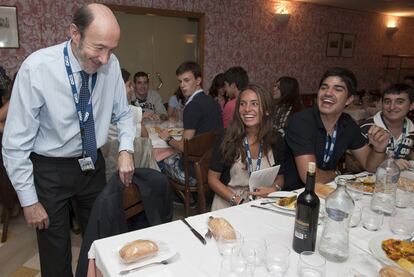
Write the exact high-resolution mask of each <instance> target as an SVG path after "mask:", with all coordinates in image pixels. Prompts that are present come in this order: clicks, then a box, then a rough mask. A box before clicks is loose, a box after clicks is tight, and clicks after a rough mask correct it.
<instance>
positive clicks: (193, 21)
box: [109, 5, 204, 102]
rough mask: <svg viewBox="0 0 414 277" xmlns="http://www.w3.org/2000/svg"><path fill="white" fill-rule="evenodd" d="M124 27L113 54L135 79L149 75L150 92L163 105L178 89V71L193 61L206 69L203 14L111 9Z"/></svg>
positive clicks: (140, 9) (138, 8)
mask: <svg viewBox="0 0 414 277" xmlns="http://www.w3.org/2000/svg"><path fill="white" fill-rule="evenodd" d="M109 7H110V8H111V9H112V11H113V12H114V14H115V16H116V18H117V20H118V22H119V25H120V27H121V39H120V41H119V45H118V48H117V49H115V50H114V54H115V55H116V56H117V58H118V59H119V62H120V64H121V66H122V67H123V68H125V69H126V70H128V71H129V72H130V73H131V75H132V77H133V75H134V74H135V73H136V72H138V71H144V72H146V73H148V74H149V75H150V88H151V89H153V90H157V91H158V92H159V94H160V95H161V97H162V98H163V101H164V102H168V99H169V97H170V96H171V95H173V93H174V92H175V90H176V89H177V87H178V82H177V77H176V75H175V70H176V69H177V67H178V66H179V65H180V64H181V63H182V62H184V61H188V60H192V61H196V62H198V63H199V64H200V66H201V68H203V55H204V53H203V52H204V49H203V38H204V14H201V13H193V12H180V11H171V10H161V9H152V8H141V7H129V6H115V5H109Z"/></svg>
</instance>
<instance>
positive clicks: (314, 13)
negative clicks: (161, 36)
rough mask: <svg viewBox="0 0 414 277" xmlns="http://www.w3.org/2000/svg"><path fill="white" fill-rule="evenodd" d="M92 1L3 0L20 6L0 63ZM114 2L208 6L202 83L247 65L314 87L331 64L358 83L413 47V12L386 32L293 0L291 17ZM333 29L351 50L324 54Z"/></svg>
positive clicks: (21, 54)
mask: <svg viewBox="0 0 414 277" xmlns="http://www.w3.org/2000/svg"><path fill="white" fill-rule="evenodd" d="M89 2H91V1H73V0H14V1H12V0H2V1H1V5H12V6H17V8H18V23H19V37H20V48H19V49H0V65H3V66H4V67H5V68H6V70H7V71H8V73H9V74H10V75H12V74H13V73H14V72H15V71H16V70H17V69H18V67H19V64H20V63H21V62H22V61H23V60H24V58H25V57H27V56H28V55H29V54H30V53H32V52H33V51H35V50H37V49H39V48H42V47H45V46H48V45H52V44H56V43H59V42H61V41H63V40H65V39H66V38H67V37H68V31H67V30H68V28H67V27H68V25H69V23H70V21H71V17H72V14H73V13H74V11H75V10H76V9H77V8H78V7H79V6H80V5H82V4H84V3H89ZM98 2H102V3H110V4H116V5H128V6H142V7H151V8H161V9H171V10H181V11H194V12H202V13H205V16H206V29H205V59H204V60H205V64H204V72H205V76H204V80H205V82H204V85H205V88H208V86H209V85H210V82H211V80H212V78H213V77H214V76H215V74H217V73H219V72H222V71H224V70H225V69H227V68H228V67H230V66H233V65H242V66H243V67H245V68H246V69H247V71H248V72H249V75H250V78H251V80H252V81H255V82H258V83H260V84H263V85H264V86H265V87H267V88H269V89H270V88H271V87H272V85H273V83H274V81H275V79H277V78H278V77H280V76H282V75H290V76H294V77H296V78H297V79H298V80H299V83H300V85H301V90H302V93H312V92H316V89H317V84H318V82H319V78H320V76H321V75H322V73H323V72H324V71H325V70H326V69H327V68H328V67H331V66H344V67H347V68H349V69H351V70H353V71H354V72H355V73H356V75H357V78H358V81H359V88H369V87H373V86H375V80H376V78H378V77H379V76H381V75H382V74H383V69H382V68H383V66H384V64H385V60H384V59H383V58H382V55H383V54H411V55H414V47H413V46H414V32H413V30H414V19H407V18H399V19H398V26H399V30H398V31H397V32H396V33H395V34H394V35H393V36H392V37H391V36H387V34H386V28H385V25H386V20H387V18H388V16H386V15H382V14H375V13H368V12H358V11H351V10H344V9H337V8H332V7H327V6H320V5H314V4H306V3H297V2H289V3H288V8H289V11H290V13H291V18H290V20H289V22H288V23H287V24H286V25H282V26H280V25H277V24H276V23H275V19H274V14H273V10H274V8H273V5H274V2H275V0H135V1H134V0H112V1H111V0H107V1H98ZM328 32H342V33H352V34H355V35H356V39H355V50H354V56H353V57H352V58H342V57H329V58H328V57H326V55H325V51H326V40H327V33H328Z"/></svg>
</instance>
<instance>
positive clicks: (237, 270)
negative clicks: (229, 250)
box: [220, 255, 248, 277]
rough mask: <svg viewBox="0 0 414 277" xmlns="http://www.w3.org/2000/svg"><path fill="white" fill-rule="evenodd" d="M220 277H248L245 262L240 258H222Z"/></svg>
mask: <svg viewBox="0 0 414 277" xmlns="http://www.w3.org/2000/svg"><path fill="white" fill-rule="evenodd" d="M220 277H248V275H247V263H246V260H245V259H243V257H241V256H235V255H232V256H224V257H223V260H222V261H221V265H220Z"/></svg>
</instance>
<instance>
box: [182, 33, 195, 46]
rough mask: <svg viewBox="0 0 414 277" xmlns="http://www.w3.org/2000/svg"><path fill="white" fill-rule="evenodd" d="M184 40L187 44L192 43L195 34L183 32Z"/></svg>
mask: <svg viewBox="0 0 414 277" xmlns="http://www.w3.org/2000/svg"><path fill="white" fill-rule="evenodd" d="M183 38H184V42H185V43H187V44H193V43H195V41H196V35H193V34H185V35H183Z"/></svg>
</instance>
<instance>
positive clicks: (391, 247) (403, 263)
mask: <svg viewBox="0 0 414 277" xmlns="http://www.w3.org/2000/svg"><path fill="white" fill-rule="evenodd" d="M406 238H407V237H403V236H398V235H387V234H383V235H379V236H376V237H374V238H372V239H371V240H370V241H369V243H368V247H369V250H370V251H371V253H372V254H373V255H374V256H375V257H377V258H378V259H380V260H381V261H383V262H384V263H386V264H388V265H397V266H399V267H401V268H403V269H404V270H406V271H407V272H410V273H414V242H408V241H405V239H406Z"/></svg>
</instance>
